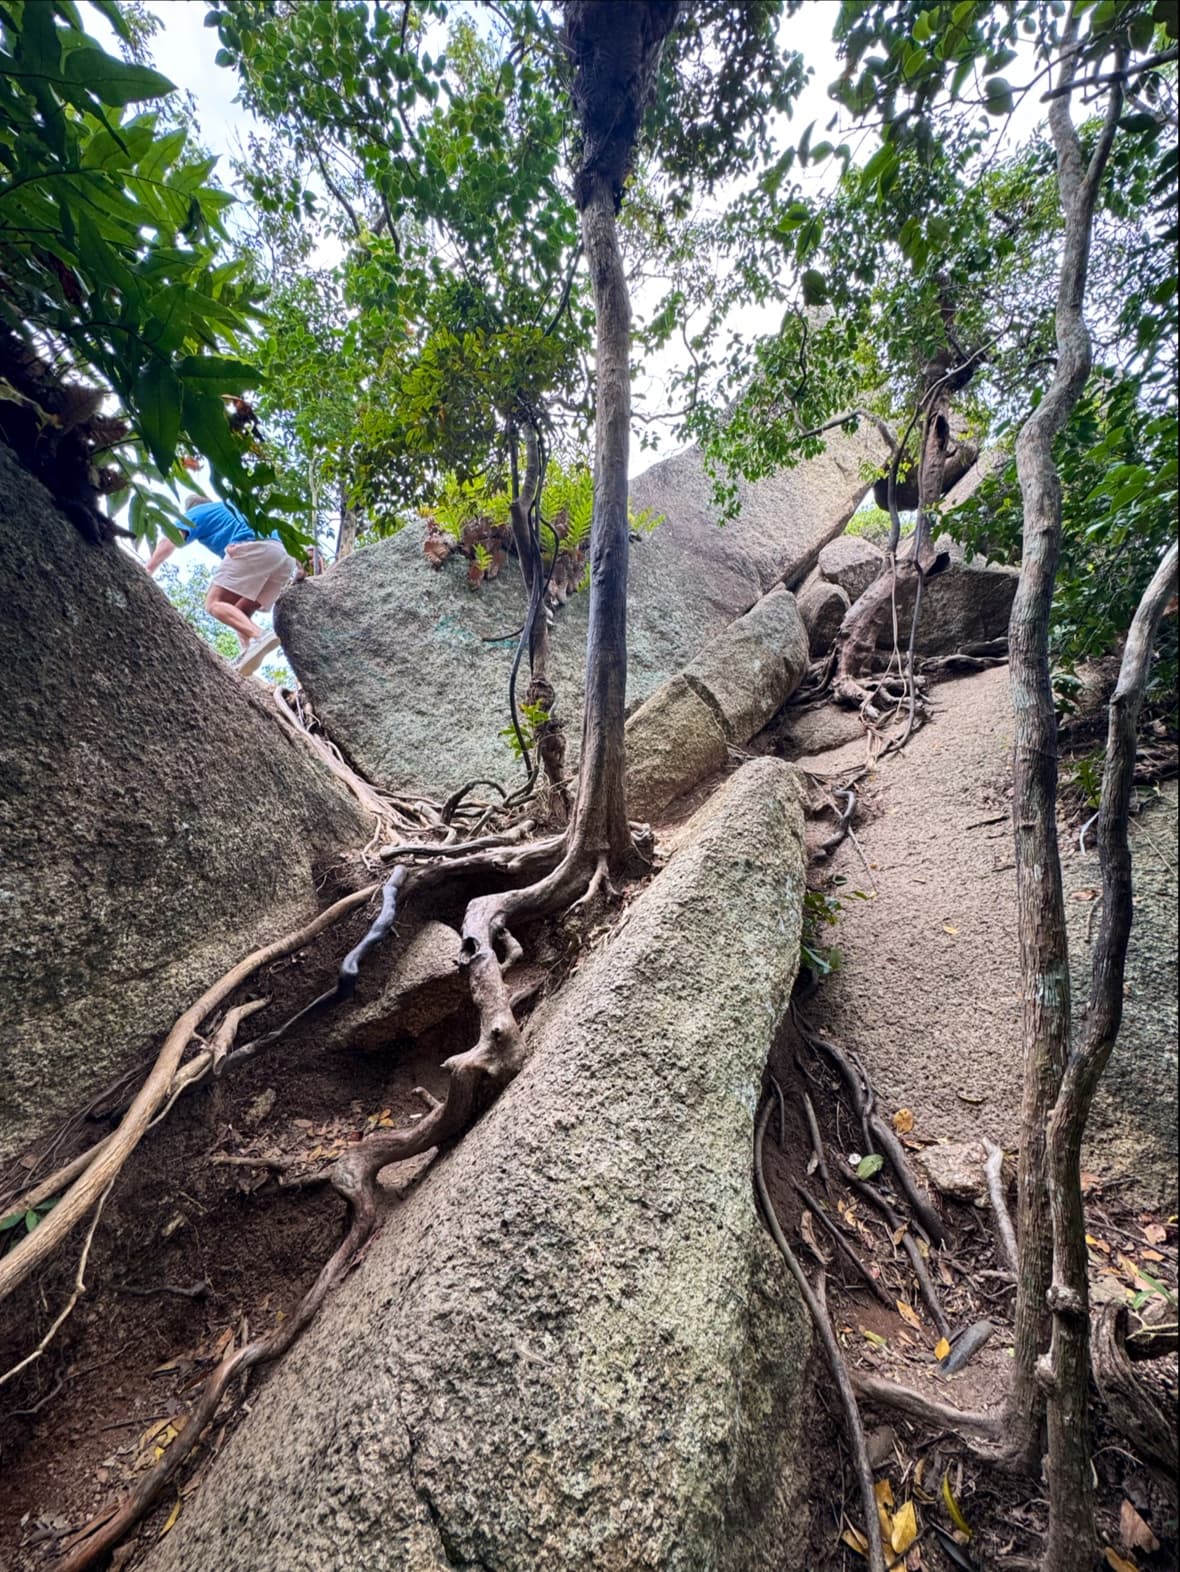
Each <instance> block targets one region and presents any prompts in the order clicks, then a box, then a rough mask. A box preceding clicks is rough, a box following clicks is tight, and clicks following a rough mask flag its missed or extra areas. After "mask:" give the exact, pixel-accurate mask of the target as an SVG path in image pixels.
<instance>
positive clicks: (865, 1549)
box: [840, 1523, 869, 1557]
mask: <svg viewBox="0 0 1180 1572" xmlns="http://www.w3.org/2000/svg"><path fill="white" fill-rule="evenodd" d="M840 1538H841V1540H842V1542H843V1543H844V1544H846V1545H847V1546H848V1548H849V1550H855V1551H856V1553H857V1555H858V1556H866V1557H867V1556H868V1553H869V1542H868V1540H867V1539H866V1538H865V1536H864V1535H863V1534H862V1533H861V1531H860V1529H859V1528H853V1526H852V1524H851V1523H849V1525H848V1527H847V1528H846V1529H845V1530H844V1532H843V1533H842V1534H841V1535H840Z"/></svg>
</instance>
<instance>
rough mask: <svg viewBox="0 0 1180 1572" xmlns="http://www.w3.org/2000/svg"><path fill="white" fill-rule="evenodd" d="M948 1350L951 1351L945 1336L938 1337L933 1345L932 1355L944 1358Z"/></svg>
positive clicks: (936, 1357)
mask: <svg viewBox="0 0 1180 1572" xmlns="http://www.w3.org/2000/svg"><path fill="white" fill-rule="evenodd" d="M950 1351H951V1345H950V1344H949V1343H948V1342H947V1340H946V1338H945V1337H940V1338H939V1339H938V1342H937V1343H935V1345H934V1357H935V1359H945V1358H946V1356H947V1355H948V1354H949V1353H950Z"/></svg>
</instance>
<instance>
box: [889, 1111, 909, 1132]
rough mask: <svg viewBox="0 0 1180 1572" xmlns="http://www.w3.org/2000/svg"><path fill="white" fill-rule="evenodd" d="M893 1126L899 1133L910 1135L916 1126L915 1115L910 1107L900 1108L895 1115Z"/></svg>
mask: <svg viewBox="0 0 1180 1572" xmlns="http://www.w3.org/2000/svg"><path fill="white" fill-rule="evenodd" d="M893 1128H894V1129H895V1130H896V1131H897V1133H898V1135H908V1134H909V1133H910V1131H911V1130H912V1129H913V1128H914V1116H913V1114H912V1113H911V1111H910V1110H909V1109H908V1108H899V1109H898V1110H897V1112H896V1113H895V1114H894V1116H893Z"/></svg>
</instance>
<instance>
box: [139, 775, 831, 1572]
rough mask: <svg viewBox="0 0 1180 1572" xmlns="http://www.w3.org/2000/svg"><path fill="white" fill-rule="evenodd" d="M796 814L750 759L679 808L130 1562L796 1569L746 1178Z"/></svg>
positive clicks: (791, 801) (793, 1478) (785, 932)
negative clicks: (635, 891) (493, 1078)
mask: <svg viewBox="0 0 1180 1572" xmlns="http://www.w3.org/2000/svg"><path fill="white" fill-rule="evenodd" d="M801 834H802V817H801V813H800V807H799V801H798V791H797V785H796V779H795V776H794V773H793V771H792V770H791V769H790V767H789V766H787V765H784V764H782V763H781V762H779V761H778V760H774V759H760V760H757V761H755V762H754V763H751V764H749V765H747V766H746V767H745V768H743V769H741V770H740V771H738V773H737V774H736V775H734V776H733V777H731V779H730V780H729V781H728V782H727V783H726V785H725V786H724V787H723V788H722V789H721V790H720V791H719V792H717V793H716V794H715V795H714V796H713V797H712V798H711V799H710V801H709V802H708V803H707V804H706V806H705V807H704V808H702V809H701V810H700V812H699V813H698V814H697V816H696V817H695V819H694V820H693V821H692V823H691V825H690V826H688V827H686V831H685V834H684V837H683V839H682V841H681V844H680V849H679V850H677V852H676V853H675V854H674V855H673V857H672V859H671V861H670V862H669V864H668V866H667V867H666V868H665V870H664V871H663V872H662V873H661V874H660V875H659V877H658V878H657V879H656V880H655V882H654V883H653V884H652V885H651V887H650V888H649V889H647V890H646V891H644V893H643V894H641V895H640V896H639V898H638V899H637V900H636V901H635V902H634V904H633V905H632V906H631V907H630V908H629V910H628V914H627V921H626V924H625V925H624V926H623V927H622V928H621V929H620V930H619V931H618V932H617V933H616V934H615V936H614V938H613V939H612V941H611V942H610V943H609V944H608V945H606V946H604V947H603V948H601V949H599V950H597V951H594V952H592V953H590V954H588V955H587V957H586V959H585V961H584V963H583V965H582V966H581V967H580V968H579V970H578V971H576V972H575V973H574V975H573V977H572V978H571V979H570V981H569V982H568V983H567V984H566V985H565V986H564V987H563V988H562V989H561V990H560V992H558V993H557V994H556V995H555V996H553V997H552V998H551V999H550V1000H548V1001H547V1002H546V1004H545V1005H544V1006H542V1008H541V1010H540V1011H539V1012H538V1015H537V1016H536V1017H534V1020H533V1022H532V1024H531V1026H530V1028H529V1033H528V1038H529V1044H530V1048H531V1057H530V1060H529V1062H528V1064H527V1065H526V1067H525V1069H524V1070H523V1072H522V1073H521V1075H520V1076H519V1077H518V1078H517V1080H515V1081H514V1082H513V1083H512V1085H511V1086H510V1087H509V1088H508V1089H507V1090H506V1091H505V1092H504V1094H503V1095H502V1096H501V1098H500V1099H499V1101H498V1102H497V1103H496V1104H495V1105H494V1107H493V1108H492V1109H491V1111H490V1112H489V1113H488V1114H487V1115H486V1116H485V1117H484V1118H483V1119H482V1120H481V1121H480V1123H479V1124H478V1125H477V1126H476V1127H475V1128H474V1129H473V1130H471V1131H470V1132H469V1133H468V1134H467V1135H466V1136H465V1137H464V1138H463V1140H462V1141H461V1142H460V1143H459V1144H458V1146H457V1147H456V1148H455V1149H454V1150H452V1151H451V1152H449V1153H448V1154H447V1155H446V1156H444V1157H441V1158H439V1159H437V1160H436V1161H435V1163H434V1165H433V1167H432V1168H431V1169H430V1170H429V1171H428V1172H427V1173H426V1174H425V1176H424V1177H423V1178H421V1179H420V1180H419V1182H418V1183H417V1184H416V1185H415V1186H414V1187H413V1189H412V1190H411V1191H410V1193H409V1194H408V1196H407V1197H406V1199H405V1200H404V1201H402V1202H401V1203H400V1204H397V1205H395V1207H394V1208H393V1209H392V1210H391V1211H390V1213H389V1215H388V1216H387V1219H386V1221H385V1224H384V1227H383V1228H382V1230H381V1231H380V1232H379V1233H378V1234H377V1236H376V1237H375V1238H374V1241H373V1244H372V1246H371V1248H370V1249H369V1250H368V1252H367V1254H366V1258H365V1261H364V1264H363V1266H362V1267H361V1268H360V1269H359V1270H358V1271H357V1272H355V1273H354V1274H352V1275H351V1276H350V1277H349V1278H348V1279H347V1280H346V1282H345V1283H344V1284H343V1285H342V1287H341V1288H340V1290H339V1291H338V1292H337V1294H336V1295H335V1296H334V1297H333V1298H332V1299H331V1300H329V1302H328V1304H327V1305H326V1307H325V1308H324V1310H323V1311H322V1312H321V1314H320V1317H319V1319H318V1320H317V1321H316V1322H315V1323H313V1325H312V1326H311V1328H310V1329H309V1330H308V1332H307V1333H305V1335H304V1336H303V1338H302V1340H301V1341H300V1342H299V1343H297V1344H296V1346H295V1348H294V1349H293V1351H292V1352H291V1353H290V1354H289V1355H288V1356H287V1358H286V1360H285V1361H284V1362H283V1363H282V1364H281V1365H280V1366H279V1367H278V1368H277V1369H276V1370H275V1372H274V1373H273V1375H272V1376H271V1377H270V1379H269V1380H268V1382H267V1384H266V1386H265V1388H264V1389H263V1390H262V1391H261V1393H260V1394H259V1395H257V1396H256V1397H255V1399H254V1402H253V1411H252V1412H251V1414H250V1415H249V1417H248V1418H247V1419H246V1421H245V1423H244V1424H242V1425H241V1426H240V1427H239V1428H238V1429H237V1430H236V1431H235V1432H234V1433H233V1435H232V1436H231V1437H230V1439H229V1441H228V1442H227V1444H226V1446H225V1447H224V1448H223V1449H222V1451H221V1453H220V1455H219V1456H218V1457H217V1458H216V1459H215V1460H214V1462H213V1463H212V1465H211V1467H210V1469H209V1471H208V1474H207V1476H206V1479H205V1481H204V1483H203V1484H202V1486H201V1489H200V1491H199V1492H198V1493H197V1494H196V1495H195V1496H193V1497H192V1498H190V1500H189V1501H188V1502H187V1503H186V1505H185V1510H184V1512H183V1513H182V1514H181V1516H180V1519H179V1521H178V1522H177V1524H176V1527H175V1528H174V1529H173V1530H172V1531H171V1533H170V1534H169V1535H168V1536H167V1538H166V1539H164V1540H162V1541H161V1542H160V1543H159V1544H158V1545H157V1547H156V1548H155V1549H154V1550H153V1551H152V1552H151V1554H150V1555H149V1557H148V1561H147V1563H146V1565H147V1566H148V1567H149V1568H150V1569H151V1572H182V1569H183V1572H190V1569H191V1572H197V1569H199V1568H212V1567H216V1568H219V1569H220V1572H288V1569H290V1568H292V1567H296V1566H298V1567H300V1568H301V1569H303V1572H330V1569H338V1568H344V1567H349V1568H351V1567H358V1568H359V1567H364V1568H365V1569H366V1572H441V1569H443V1568H459V1567H465V1568H471V1569H474V1568H477V1567H479V1568H491V1567H495V1568H497V1569H498V1572H538V1569H540V1568H544V1569H546V1572H592V1569H593V1572H640V1569H644V1568H647V1569H651V1568H659V1569H660V1572H701V1569H703V1568H710V1569H713V1572H779V1569H781V1568H783V1567H794V1566H800V1565H802V1564H803V1560H804V1559H805V1552H804V1547H803V1546H802V1545H801V1543H800V1537H801V1536H800V1524H801V1521H802V1520H803V1519H804V1518H805V1513H804V1512H803V1510H802V1499H803V1492H804V1490H805V1488H806V1482H807V1472H806V1446H807V1442H806V1434H805V1431H804V1428H803V1423H802V1397H803V1388H804V1371H805V1366H806V1362H807V1352H808V1346H809V1341H810V1333H809V1327H808V1322H807V1317H806V1314H805V1312H804V1310H803V1308H802V1306H801V1304H800V1303H799V1301H798V1298H797V1294H796V1292H795V1290H794V1288H793V1285H792V1284H791V1281H790V1279H789V1277H788V1275H787V1273H786V1271H785V1269H784V1267H783V1266H782V1263H781V1261H780V1260H779V1259H778V1257H777V1255H776V1253H775V1251H774V1249H773V1247H772V1246H771V1244H770V1242H769V1240H768V1239H767V1237H766V1234H765V1232H764V1230H763V1226H762V1224H761V1222H760V1221H759V1218H758V1214H757V1211H756V1208H755V1204H754V1198H753V1191H752V1186H751V1178H750V1151H751V1145H752V1141H753V1125H754V1112H755V1107H756V1105H757V1102H758V1095H759V1086H760V1082H761V1078H762V1071H763V1066H764V1063H765V1060H766V1054H767V1048H768V1045H769V1043H770V1040H771V1037H772V1035H773V1033H774V1030H775V1027H776V1025H777V1023H778V1021H779V1019H780V1018H781V1015H782V1012H783V1010H784V1009H785V1007H786V1004H787V1000H788V996H789V992H790V987H791V981H792V978H793V976H794V972H795V966H796V962H797V958H798V949H799V930H800V910H801V900H802V894H803V874H804V869H803V853H802V844H801Z"/></svg>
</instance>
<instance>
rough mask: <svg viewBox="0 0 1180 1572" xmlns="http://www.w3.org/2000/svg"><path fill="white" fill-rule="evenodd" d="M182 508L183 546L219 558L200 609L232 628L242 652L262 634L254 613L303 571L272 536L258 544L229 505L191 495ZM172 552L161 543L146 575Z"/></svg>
mask: <svg viewBox="0 0 1180 1572" xmlns="http://www.w3.org/2000/svg"><path fill="white" fill-rule="evenodd" d="M184 509H185V512H186V513H187V514H188V518H189V522H188V524H187V525H185V524H182V525H181V526H180V528H181V530H182V531H183V533H184V544H185V545H186V546H188V545H191V544H192V542H193V541H199V542H200V543H201V545H202V546H205V547H206V548H207V549H208V550H209V551H211V552H212V553H213V554H214V556H217V557H220V558H221V559H222V561H221V566H220V567H219V568H218V569H217V572H216V573H215V574H214V575H213V582H212V583H211V584H210V586H209V593H208V595H207V596H206V598H205V610H206V611H207V612H208V613H209V615H210V616H211V617H216V619H217V621H218V622H224V623H225V625H226V627H227V628H232V629H233V631H234V632H235V633H236V634H237V636H238V642H239V643H240V644H241V646H242V648H243V650H245V649H247V648H248V647H249V646H250V644H251V643H253V641H254V640H255V639H257V638H261V637H262V634H263V631H264V630H263V629H262V628H259V627H257V626H256V625H255V623H254V621H253V617H254V613H255V612H256V611H269V610H270V608H271V607H272V606H273V605H274V603H275V601H276V600H277V599H278V597H279V591H280V590H283V589H286V587H287V585H288V584H289V583H290V582H291V579H292V577H293V576H294V577H297V578H302V577H303V576H304V573H303V570H302V569H297V568H296V565H295V563H294V562H292V560H291V558H290V557H289V556H288V555H287V548H286V547H285V546H284V545H283V544H282V542H281V541H279V540H277V539H275V538H274V537H273V536H272V537H270V538H268V539H265V540H260V539H259V538H258V536H257V535H255V533H254V531H253V530H252V529H251V528H250V526H249V524H247V523H246V520H245V519H244V518H243V517H242V515H241V514H240V513H239V512H238V510H237V508H235V507H234V505H233V504H232V503H231V502H209V501H207V500H206V499H205V498H204V497H198V496H191V497H186V498H185V501H184ZM175 550H176V547H175V546H174V545H173V543H172V542H171V541H170V540H161V541H160V542H159V544H158V545H157V546H156V548H155V550H154V551H153V552H152V554H151V556H150V557H149V558H148V560H147V570H148V572H149V573H152V574H154V573H155V571H156V569H157V568H158V567H159V566H160V564H161V563H162V562H166V561H167V559H168V558H169V557H170V556H171V555H172V553H173V552H174V551H175Z"/></svg>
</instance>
